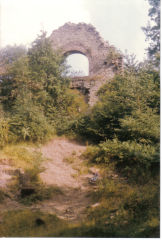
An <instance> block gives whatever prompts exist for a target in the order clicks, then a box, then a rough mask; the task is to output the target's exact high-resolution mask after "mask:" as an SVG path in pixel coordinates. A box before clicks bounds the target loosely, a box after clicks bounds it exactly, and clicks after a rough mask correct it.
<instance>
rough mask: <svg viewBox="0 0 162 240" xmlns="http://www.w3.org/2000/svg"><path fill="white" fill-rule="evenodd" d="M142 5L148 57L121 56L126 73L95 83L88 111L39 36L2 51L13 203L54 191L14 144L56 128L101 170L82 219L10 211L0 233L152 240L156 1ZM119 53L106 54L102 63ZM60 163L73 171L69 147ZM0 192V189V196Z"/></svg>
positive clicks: (37, 158)
mask: <svg viewBox="0 0 162 240" xmlns="http://www.w3.org/2000/svg"><path fill="white" fill-rule="evenodd" d="M149 3H150V5H151V8H150V11H149V16H150V17H151V19H152V21H153V22H154V23H155V25H153V26H148V27H146V28H144V31H145V33H146V36H147V38H148V39H149V40H151V44H150V46H149V48H148V53H149V56H148V60H147V61H145V62H144V63H139V64H138V63H137V62H136V61H134V57H131V58H127V59H126V60H127V61H126V62H125V70H124V72H123V73H122V74H120V75H116V76H115V77H114V78H113V79H112V81H111V82H110V83H108V84H105V85H104V86H102V87H101V89H100V90H99V92H98V102H97V103H96V104H95V105H94V106H93V107H92V108H91V109H90V108H89V109H88V108H87V105H86V104H85V102H84V99H83V96H81V95H80V94H79V93H78V92H77V91H73V90H71V89H70V88H69V79H68V78H66V77H64V76H63V75H62V73H63V71H64V68H65V67H66V66H65V65H64V59H63V58H62V57H61V55H60V54H59V52H54V51H53V50H52V46H51V44H50V42H49V39H48V38H46V34H45V33H44V32H43V33H42V34H41V36H39V37H38V38H37V39H36V40H35V41H34V42H33V44H32V47H31V48H30V49H29V50H28V51H27V50H25V49H24V48H23V47H21V46H20V47H16V46H14V47H13V48H12V47H7V48H5V49H2V50H1V52H0V54H1V58H3V66H4V71H2V74H1V76H0V148H1V151H0V154H1V155H0V159H1V157H6V158H7V159H9V161H10V164H12V165H14V166H16V167H17V168H18V169H19V171H17V174H16V175H15V181H14V182H13V184H12V185H11V186H10V189H12V192H14V193H15V194H16V196H17V200H18V201H20V202H21V203H23V204H25V205H26V204H28V205H31V204H33V203H34V202H37V201H42V200H44V199H48V198H50V197H51V196H52V195H53V194H58V193H59V194H62V193H61V191H60V190H59V189H57V188H47V187H46V186H44V185H43V184H42V183H41V182H40V179H39V173H40V172H41V171H42V170H43V169H41V162H42V161H44V159H43V158H42V156H41V155H40V154H39V153H38V152H35V151H31V149H32V147H31V146H30V151H28V149H27V146H24V145H22V144H21V142H29V141H30V142H35V143H39V142H44V141H46V140H47V139H49V138H50V137H52V136H54V135H55V134H72V135H73V136H74V135H75V136H76V137H77V138H79V137H82V138H83V139H85V140H86V141H89V142H91V143H92V144H91V145H90V146H88V147H87V150H86V152H85V153H83V158H85V159H87V160H88V161H89V164H97V165H98V166H99V167H100V168H102V179H101V180H100V181H98V182H97V188H96V189H97V190H96V192H94V196H93V197H94V198H95V199H96V201H98V202H99V205H98V206H97V207H95V208H92V207H90V208H89V209H87V219H86V220H85V221H84V223H80V224H76V225H72V224H70V225H69V224H67V223H65V222H64V221H62V220H60V219H58V218H57V217H56V216H51V215H45V214H42V213H41V212H37V213H36V212H31V211H28V210H24V211H15V212H8V213H5V214H4V215H3V216H2V217H3V223H2V224H1V223H0V234H1V235H0V236H6V237H7V236H9V237H11V236H12V237H14V236H19V237H20V236H25V237H27V236H30V237H31V236H34V237H35V236H41V237H42V236H48V237H54V236H63V237H159V168H160V166H159V165H160V161H159V158H160V156H159V155H160V154H159V152H160V150H159V148H160V140H159V139H160V137H159V135H160V131H159V129H160V127H159V125H160V123H159V122H160V73H159V59H160V57H159V56H160V55H159V51H160V41H159V33H160V0H149ZM119 57H120V55H119V53H116V52H113V51H110V52H109V60H110V63H109V64H111V63H113V61H115V59H117V58H119ZM110 58H111V59H110ZM87 109H88V111H87ZM17 142H19V144H18V145H15V143H17ZM65 162H67V163H69V164H72V165H73V167H75V169H77V170H78V174H79V173H80V172H81V170H80V169H79V167H80V166H79V167H78V168H76V167H77V166H76V165H75V152H74V154H73V156H71V157H69V158H66V159H65ZM103 169H104V170H103ZM74 177H75V176H74ZM5 197H6V195H5V192H4V191H3V190H1V189H0V202H3V201H4V199H5ZM38 220H39V221H38ZM61 224H65V225H64V226H63V227H61ZM53 226H55V230H53Z"/></svg>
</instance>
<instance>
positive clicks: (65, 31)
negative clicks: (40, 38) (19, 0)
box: [49, 23, 123, 106]
mask: <svg viewBox="0 0 162 240" xmlns="http://www.w3.org/2000/svg"><path fill="white" fill-rule="evenodd" d="M49 38H50V40H51V42H52V47H53V49H54V50H56V51H57V50H60V51H61V53H62V54H63V55H64V56H68V55H71V54H74V53H81V54H83V55H85V56H86V57H87V58H88V61H89V76H88V77H75V78H72V81H71V88H77V89H79V90H80V91H81V92H82V93H83V94H85V95H87V96H86V98H87V99H88V103H89V105H91V106H92V105H93V104H94V103H95V102H96V100H97V96H96V93H97V91H98V90H99V88H100V87H101V86H102V85H103V84H104V83H105V82H108V81H110V80H111V79H112V77H113V76H114V75H115V73H118V72H120V71H122V68H123V61H122V57H121V56H118V57H117V58H116V59H114V60H113V61H112V59H108V56H109V55H110V54H109V53H111V52H112V51H115V48H114V46H110V45H109V43H108V42H105V41H104V40H103V38H101V37H100V35H99V33H98V32H97V31H96V29H95V28H94V27H93V26H92V25H91V24H85V23H79V24H74V23H66V24H65V25H63V26H62V27H60V28H58V29H57V30H54V31H53V32H52V34H51V36H50V37H49Z"/></svg>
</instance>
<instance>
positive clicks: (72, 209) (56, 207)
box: [37, 138, 98, 221]
mask: <svg viewBox="0 0 162 240" xmlns="http://www.w3.org/2000/svg"><path fill="white" fill-rule="evenodd" d="M85 150H86V146H85V145H81V144H78V143H76V142H72V141H69V140H67V139H60V138H57V139H54V140H52V141H51V142H49V143H48V144H47V145H45V146H43V147H42V148H41V152H42V154H43V156H44V157H47V158H49V161H47V162H44V164H43V167H45V168H46V170H45V171H44V172H43V173H41V175H40V176H41V179H42V181H43V182H44V183H45V184H47V185H54V186H58V187H59V188H60V189H61V190H62V192H63V194H60V195H56V196H55V197H54V198H53V199H52V200H48V201H44V202H42V204H41V206H37V207H40V208H41V210H43V211H45V212H50V213H56V214H57V215H58V216H59V217H61V218H64V219H68V220H72V221H79V220H81V219H82V217H83V216H84V215H85V214H86V210H87V208H88V207H89V206H91V205H92V204H94V200H93V199H92V194H91V193H92V192H93V191H94V190H95V186H92V185H90V184H89V178H91V177H92V176H93V172H95V171H98V170H97V169H93V168H91V169H88V168H87V167H85V166H83V164H82V163H83V160H82V159H81V158H80V156H81V154H82V153H83V152H84V151H85ZM68 158H69V160H68ZM66 159H67V160H66ZM69 161H71V163H69ZM82 170H83V171H82Z"/></svg>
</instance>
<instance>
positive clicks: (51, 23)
mask: <svg viewBox="0 0 162 240" xmlns="http://www.w3.org/2000/svg"><path fill="white" fill-rule="evenodd" d="M149 7H150V6H149V4H148V1H147V0H0V45H1V47H4V46H6V45H13V44H17V45H19V44H23V45H27V46H29V45H30V44H31V42H32V41H34V40H35V38H36V37H37V35H38V34H39V33H40V30H41V29H44V30H45V31H47V34H48V35H50V34H51V33H52V31H53V30H54V29H57V28H58V27H60V26H62V25H64V24H65V23H66V22H73V23H79V22H85V23H91V24H93V25H94V26H95V27H96V29H97V31H99V33H100V35H101V37H103V38H104V40H105V41H108V42H109V43H110V44H113V45H114V46H115V47H117V48H118V49H120V50H121V51H122V52H123V53H124V52H125V50H127V51H128V53H134V54H135V55H136V56H137V59H138V60H143V58H144V57H145V49H146V48H147V42H145V38H146V37H145V34H144V33H143V31H142V30H141V27H142V26H146V25H147V22H148V20H149V18H148V9H149Z"/></svg>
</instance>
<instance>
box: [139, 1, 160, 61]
mask: <svg viewBox="0 0 162 240" xmlns="http://www.w3.org/2000/svg"><path fill="white" fill-rule="evenodd" d="M148 2H149V4H150V6H151V8H150V9H149V14H148V16H149V17H150V19H151V23H149V24H148V26H147V27H143V30H144V33H145V34H146V37H147V40H149V41H150V45H149V47H148V54H149V57H150V58H151V59H154V58H155V56H157V55H158V56H157V57H158V58H159V57H160V0H148Z"/></svg>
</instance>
